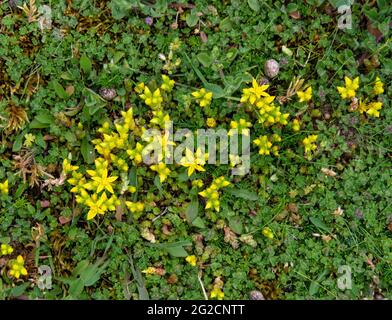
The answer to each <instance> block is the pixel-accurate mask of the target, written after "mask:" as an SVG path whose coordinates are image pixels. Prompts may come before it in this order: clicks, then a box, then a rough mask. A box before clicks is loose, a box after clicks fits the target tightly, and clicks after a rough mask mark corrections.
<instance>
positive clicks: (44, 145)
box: [35, 133, 46, 149]
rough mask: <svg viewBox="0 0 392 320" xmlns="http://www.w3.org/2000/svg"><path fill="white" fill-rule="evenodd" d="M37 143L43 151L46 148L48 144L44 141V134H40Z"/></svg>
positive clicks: (37, 136) (36, 138)
mask: <svg viewBox="0 0 392 320" xmlns="http://www.w3.org/2000/svg"><path fill="white" fill-rule="evenodd" d="M35 143H36V144H37V145H38V146H40V147H41V148H42V149H45V148H46V142H45V140H44V137H43V136H42V133H38V134H37V135H36V136H35Z"/></svg>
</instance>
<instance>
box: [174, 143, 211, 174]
mask: <svg viewBox="0 0 392 320" xmlns="http://www.w3.org/2000/svg"><path fill="white" fill-rule="evenodd" d="M206 157H208V154H204V155H203V154H202V153H201V149H200V148H197V150H196V153H195V154H193V153H192V151H191V150H189V149H188V148H186V149H185V157H183V158H182V159H181V160H180V165H182V166H183V167H187V168H188V176H189V177H190V176H191V175H192V173H193V172H195V170H197V171H205V169H204V168H203V165H204V164H205V163H206Z"/></svg>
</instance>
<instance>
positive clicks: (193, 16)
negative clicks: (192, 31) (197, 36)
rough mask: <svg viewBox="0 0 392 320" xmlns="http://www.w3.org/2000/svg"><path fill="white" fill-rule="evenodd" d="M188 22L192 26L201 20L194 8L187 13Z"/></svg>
mask: <svg viewBox="0 0 392 320" xmlns="http://www.w3.org/2000/svg"><path fill="white" fill-rule="evenodd" d="M185 20H186V24H187V25H188V27H190V28H192V27H194V26H195V25H196V24H197V22H198V21H199V17H198V16H197V15H196V12H195V11H194V10H192V11H191V12H190V13H188V14H187V15H186V19H185Z"/></svg>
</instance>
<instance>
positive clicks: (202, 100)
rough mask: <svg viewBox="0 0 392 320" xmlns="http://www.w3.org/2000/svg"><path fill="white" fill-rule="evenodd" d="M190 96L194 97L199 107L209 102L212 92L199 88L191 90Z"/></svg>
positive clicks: (207, 104)
mask: <svg viewBox="0 0 392 320" xmlns="http://www.w3.org/2000/svg"><path fill="white" fill-rule="evenodd" d="M192 96H193V97H194V98H195V99H196V101H197V103H198V104H199V105H200V107H206V106H209V105H210V104H211V100H212V92H208V91H207V90H206V89H204V88H201V89H200V90H198V91H194V92H192Z"/></svg>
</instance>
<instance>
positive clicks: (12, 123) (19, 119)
mask: <svg viewBox="0 0 392 320" xmlns="http://www.w3.org/2000/svg"><path fill="white" fill-rule="evenodd" d="M6 112H7V113H8V123H7V126H6V127H5V132H6V134H7V135H8V134H10V133H12V132H13V131H18V130H20V129H21V128H22V127H23V125H24V124H25V123H26V122H28V121H29V119H28V117H27V113H26V111H25V109H24V108H22V107H19V106H17V105H14V104H11V106H9V107H8V108H7V109H6Z"/></svg>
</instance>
